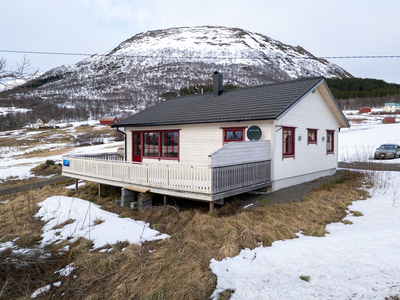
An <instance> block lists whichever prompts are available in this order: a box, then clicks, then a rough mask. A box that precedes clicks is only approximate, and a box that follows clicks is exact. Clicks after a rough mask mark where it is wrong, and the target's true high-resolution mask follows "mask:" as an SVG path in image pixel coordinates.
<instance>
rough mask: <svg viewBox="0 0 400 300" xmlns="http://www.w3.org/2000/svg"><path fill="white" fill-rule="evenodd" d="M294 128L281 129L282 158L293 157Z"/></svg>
mask: <svg viewBox="0 0 400 300" xmlns="http://www.w3.org/2000/svg"><path fill="white" fill-rule="evenodd" d="M294 133H295V128H294V127H283V133H282V134H283V145H282V146H283V158H287V157H294V153H295V148H294V141H295V135H294Z"/></svg>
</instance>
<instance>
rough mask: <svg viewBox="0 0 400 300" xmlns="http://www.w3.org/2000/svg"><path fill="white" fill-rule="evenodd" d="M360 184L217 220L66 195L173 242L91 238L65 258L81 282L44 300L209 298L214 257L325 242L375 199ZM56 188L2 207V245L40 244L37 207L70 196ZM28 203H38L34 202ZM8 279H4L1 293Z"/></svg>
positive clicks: (89, 193) (109, 195) (229, 210)
mask: <svg viewBox="0 0 400 300" xmlns="http://www.w3.org/2000/svg"><path fill="white" fill-rule="evenodd" d="M361 181H362V176H361V175H360V174H359V173H351V172H347V173H346V174H345V177H343V178H342V179H341V180H338V181H336V182H333V183H331V184H330V185H326V186H323V187H322V188H320V189H318V190H314V191H312V192H311V193H310V194H308V195H307V196H306V197H304V198H303V199H302V200H301V201H298V202H292V203H286V204H279V205H268V206H263V207H259V208H257V209H255V210H253V211H238V210H237V209H236V207H237V205H236V204H235V202H231V203H228V204H227V205H225V206H223V207H222V208H221V209H217V210H216V212H215V213H214V214H209V213H207V212H204V210H201V209H183V208H178V209H177V208H175V207H172V206H154V207H152V208H151V209H148V210H146V211H144V212H143V213H138V212H136V211H133V210H130V209H127V208H121V207H118V208H115V207H114V202H113V200H116V199H118V196H119V194H118V191H117V190H116V189H113V188H103V193H104V194H103V195H102V196H103V198H99V197H98V196H97V185H96V184H86V185H85V186H84V187H81V188H79V190H78V192H77V193H75V192H73V191H67V192H64V193H67V194H69V195H72V196H75V197H81V198H84V199H88V200H92V201H93V202H95V203H97V204H100V205H103V208H105V209H107V210H110V211H113V212H116V213H118V214H122V213H125V214H127V215H130V216H132V217H134V218H135V219H137V220H143V221H145V222H149V223H150V224H151V226H152V227H153V228H155V229H158V230H160V231H162V232H163V233H168V234H169V235H170V236H171V238H170V239H167V240H163V241H157V242H146V243H145V244H143V245H142V246H138V245H134V244H129V245H128V244H127V243H119V244H118V245H113V246H112V248H113V251H112V252H104V253H100V252H98V251H89V250H90V249H91V246H92V245H91V242H89V241H87V240H85V239H79V240H77V241H76V242H74V243H72V244H71V243H70V251H69V253H68V255H67V257H66V258H62V259H63V261H64V262H71V261H74V262H75V266H77V269H76V270H75V271H74V274H75V275H77V276H78V277H77V279H74V278H72V277H69V278H65V279H62V282H63V283H62V285H61V287H59V288H57V289H52V290H51V291H50V292H48V293H46V294H43V299H207V298H208V297H209V296H210V295H211V293H212V292H213V290H214V289H215V285H216V276H215V275H214V274H213V273H212V272H211V270H210V269H209V264H210V260H211V259H212V258H214V259H217V260H221V259H223V258H225V257H233V256H235V255H237V254H238V253H239V252H240V250H241V249H243V248H255V247H258V245H259V243H263V244H264V246H270V245H271V243H272V242H273V241H275V240H280V239H288V238H295V237H296V236H295V233H296V232H298V231H303V233H304V234H310V235H316V236H322V235H324V234H325V233H326V231H325V225H326V224H328V223H331V222H337V221H341V219H342V218H343V217H344V216H345V215H346V211H345V210H346V209H347V207H348V205H349V204H351V201H354V200H358V199H360V198H363V199H365V198H366V197H367V196H368V195H367V193H366V192H365V191H363V190H362V189H360V187H361ZM50 189H51V188H43V189H41V190H38V191H37V192H35V191H31V192H30V194H27V195H23V196H18V197H17V198H15V199H14V200H13V201H10V202H9V203H7V204H5V205H3V206H1V207H0V236H2V238H1V240H0V241H7V240H11V239H13V238H15V237H18V236H19V237H21V240H22V241H24V242H21V246H25V245H32V244H35V243H37V241H38V240H39V238H40V226H41V222H40V221H38V220H35V219H34V218H33V217H32V215H33V213H34V212H35V210H36V208H35V204H36V203H37V202H38V201H41V200H43V199H44V198H45V197H47V196H49V195H50V194H51V195H54V194H55V193H59V194H62V192H63V191H62V190H60V189H58V188H55V191H53V190H51V191H50ZM29 195H30V196H29ZM27 197H31V198H30V199H31V200H30V202H29V201H28V198H27ZM39 199H40V200H39ZM105 199H106V200H105ZM28 202H29V203H28ZM11 203H13V204H11ZM11 205H14V209H12V208H11ZM20 210H22V214H21V215H19V214H18V213H19V211H20ZM15 214H16V215H15ZM26 227H27V228H26ZM29 239H31V241H29ZM68 243H69V242H65V243H64V244H61V245H58V246H57V247H63V246H65V244H68ZM123 247H126V249H125V250H124V251H122V248H123ZM55 249H57V248H55ZM154 249H156V251H154V252H149V250H154ZM49 278H50V277H49ZM4 280H5V279H4V278H2V277H1V273H0V288H1V286H2V284H4ZM232 293H233V291H229V290H227V291H225V292H224V294H223V295H221V299H229V297H230V295H231V294H232Z"/></svg>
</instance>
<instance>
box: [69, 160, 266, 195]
mask: <svg viewBox="0 0 400 300" xmlns="http://www.w3.org/2000/svg"><path fill="white" fill-rule="evenodd" d="M63 161H64V166H63V175H64V176H68V177H72V178H78V179H83V180H88V181H92V182H97V183H102V184H108V185H113V186H120V187H129V186H130V185H132V186H136V187H143V188H146V189H150V192H152V193H157V194H163V195H169V196H176V197H183V198H188V199H195V200H201V201H216V200H219V199H222V198H226V197H229V196H233V195H237V194H240V193H244V192H248V191H251V190H255V189H258V188H262V187H266V186H269V185H271V164H270V160H262V161H256V162H250V163H243V164H234V165H228V166H226V165H225V166H182V165H159V164H145V163H143V164H142V163H132V162H126V161H123V160H122V158H121V157H120V156H118V155H116V154H114V153H112V154H108V153H105V154H98V155H80V156H79V155H69V156H65V157H63ZM66 165H68V166H66Z"/></svg>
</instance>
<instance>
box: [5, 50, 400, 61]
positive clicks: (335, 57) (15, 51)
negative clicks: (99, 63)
mask: <svg viewBox="0 0 400 300" xmlns="http://www.w3.org/2000/svg"><path fill="white" fill-rule="evenodd" d="M0 52H4V53H22V54H41V55H75V56H92V55H97V56H106V55H107V54H93V53H92V54H89V53H72V52H47V51H20V50H1V49H0ZM118 56H122V57H133V58H196V59H250V60H259V59H260V58H255V57H227V56H225V57H224V56H221V57H215V56H213V57H211V56H151V55H123V54H118ZM273 57H275V58H283V57H282V56H273ZM285 58H286V57H285ZM290 58H292V59H315V58H323V59H376V58H400V55H354V56H351V55H350V56H321V57H314V56H310V57H290Z"/></svg>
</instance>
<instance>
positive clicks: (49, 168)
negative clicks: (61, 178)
mask: <svg viewBox="0 0 400 300" xmlns="http://www.w3.org/2000/svg"><path fill="white" fill-rule="evenodd" d="M30 171H31V172H32V174H34V175H35V176H49V175H61V172H62V166H61V164H54V161H51V160H47V161H46V162H45V163H43V164H40V165H38V166H36V167H34V168H32V169H31V170H30Z"/></svg>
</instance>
